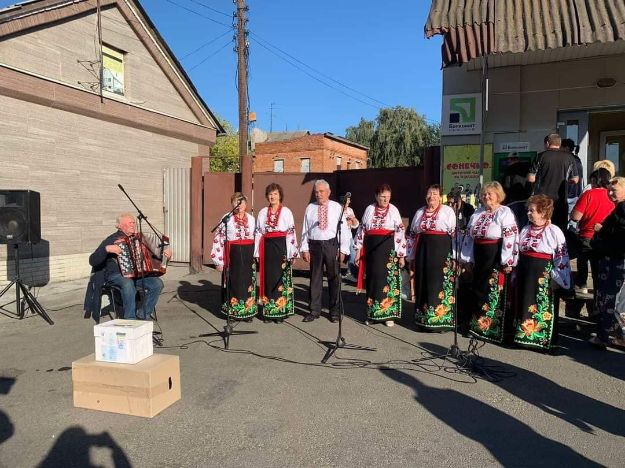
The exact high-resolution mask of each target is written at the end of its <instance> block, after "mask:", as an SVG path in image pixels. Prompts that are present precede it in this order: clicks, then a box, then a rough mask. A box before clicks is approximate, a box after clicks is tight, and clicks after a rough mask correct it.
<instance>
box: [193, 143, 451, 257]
mask: <svg viewBox="0 0 625 468" xmlns="http://www.w3.org/2000/svg"><path fill="white" fill-rule="evenodd" d="M437 150H438V148H433V149H430V152H429V153H428V155H426V161H425V165H424V167H395V168H387V169H360V170H347V171H336V172H333V173H306V174H303V173H273V172H263V173H256V174H254V179H253V187H254V188H253V192H254V193H253V196H252V197H250V198H253V207H254V211H255V212H256V213H257V212H258V211H260V209H261V208H262V207H264V206H265V205H266V204H267V201H266V199H265V187H267V185H269V184H270V183H272V182H275V183H277V184H280V185H281V186H282V188H283V191H284V205H285V206H287V207H289V208H290V209H291V211H292V212H293V216H294V217H295V226H296V229H297V235H298V239H300V238H301V227H302V219H303V216H304V211H305V210H306V206H307V205H308V203H310V202H311V201H314V195H313V184H314V182H315V180H317V179H325V180H326V181H327V182H328V183H329V184H330V188H331V190H332V196H331V198H332V199H334V200H338V199H339V197H340V196H341V195H343V194H344V193H345V192H351V194H352V205H351V206H352V208H353V209H354V212H355V213H356V216H357V217H359V218H360V217H361V216H362V214H363V212H364V210H365V208H366V207H367V206H368V205H369V204H370V203H373V202H374V193H375V188H376V187H377V186H378V185H380V184H383V183H386V184H389V185H390V186H391V188H392V203H393V204H394V205H395V206H397V208H398V209H399V212H400V213H401V215H402V217H403V218H404V220H405V221H406V222H408V220H409V219H411V218H412V216H413V215H414V213H415V212H416V211H417V209H418V208H419V207H421V206H423V205H424V203H425V202H424V195H425V190H426V187H427V186H428V185H429V184H431V183H438V167H439V164H438V151H437ZM240 187H241V184H240V176H239V174H231V173H209V172H205V173H204V174H203V216H202V218H203V219H202V224H201V225H200V226H197V225H196V226H193V227H192V229H201V230H202V232H203V235H202V236H201V238H202V239H203V242H202V244H203V245H202V250H203V263H205V264H208V263H210V250H211V246H212V240H213V236H212V234H211V233H210V229H211V228H212V227H213V226H214V225H215V224H216V223H218V222H219V219H220V218H221V216H223V215H224V214H225V213H226V212H228V211H229V210H230V196H231V195H232V193H233V192H234V191H236V190H240ZM246 195H248V197H249V195H250V194H246ZM192 196H198V195H197V194H193V195H192ZM200 196H201V195H200ZM250 209H251V207H250ZM296 267H299V268H305V265H304V264H303V262H298V264H296Z"/></svg>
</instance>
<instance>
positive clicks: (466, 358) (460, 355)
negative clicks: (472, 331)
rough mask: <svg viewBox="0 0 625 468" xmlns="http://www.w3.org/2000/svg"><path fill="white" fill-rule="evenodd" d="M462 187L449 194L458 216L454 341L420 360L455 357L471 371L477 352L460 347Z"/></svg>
mask: <svg viewBox="0 0 625 468" xmlns="http://www.w3.org/2000/svg"><path fill="white" fill-rule="evenodd" d="M461 197H462V187H459V186H455V187H454V188H453V189H452V190H451V192H450V193H449V195H448V196H447V201H448V202H451V203H452V205H451V206H452V208H453V210H454V213H455V218H456V229H455V231H454V235H453V244H454V245H455V246H456V249H455V250H456V251H455V255H454V258H453V265H452V268H454V269H456V275H455V276H456V281H454V289H453V298H454V305H453V343H452V344H451V346H450V347H449V348H448V349H447V352H446V353H443V354H437V355H434V356H430V357H427V358H425V359H422V360H419V362H421V361H429V360H432V359H439V358H443V359H446V358H449V357H451V358H454V359H458V361H459V363H458V366H459V368H461V369H463V370H466V369H467V368H468V370H469V371H471V368H472V366H473V365H474V357H476V356H475V354H474V353H472V352H471V351H462V350H461V349H460V346H459V345H458V286H459V284H460V274H459V273H460V253H461V251H462V243H463V240H464V237H463V238H462V239H461V238H460V231H461V230H460V228H459V226H460V219H461V217H462V212H461V211H460V210H461V207H462V198H461ZM473 341H474V340H473V338H472V339H471V342H470V343H469V350H473V349H475V347H476V346H475V343H473Z"/></svg>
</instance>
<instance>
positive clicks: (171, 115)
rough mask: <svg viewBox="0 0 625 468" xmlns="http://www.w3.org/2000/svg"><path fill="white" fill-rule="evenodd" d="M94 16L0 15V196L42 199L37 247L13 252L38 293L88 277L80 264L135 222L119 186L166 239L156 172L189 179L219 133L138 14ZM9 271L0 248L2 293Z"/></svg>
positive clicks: (30, 6)
mask: <svg viewBox="0 0 625 468" xmlns="http://www.w3.org/2000/svg"><path fill="white" fill-rule="evenodd" d="M99 5H100V6H101V15H100V16H101V21H98V11H97V2H95V1H91V0H74V1H61V0H35V1H30V2H24V3H23V4H18V5H14V6H11V7H8V8H5V9H0V109H1V111H0V114H1V115H2V118H1V119H0V141H1V142H2V156H0V159H1V164H0V188H3V189H30V190H36V191H38V192H40V194H41V235H42V241H41V242H40V243H39V244H36V245H34V246H33V249H32V250H31V249H30V248H23V249H20V252H21V256H24V258H23V260H22V263H21V265H20V267H21V270H22V276H23V277H24V278H26V279H27V280H29V281H30V280H31V279H32V281H33V282H34V283H37V284H45V283H47V282H48V281H63V280H71V279H76V278H81V277H86V276H88V275H89V271H90V267H89V263H88V257H89V254H90V253H91V252H92V251H93V250H94V249H95V248H96V247H97V246H98V244H99V243H100V241H101V240H102V239H103V238H104V237H106V236H107V235H108V234H110V233H111V232H113V231H114V225H115V217H116V215H117V214H119V213H121V212H129V211H130V212H132V211H133V209H132V206H131V205H130V204H129V202H128V200H127V199H126V198H125V196H124V195H123V194H122V193H121V192H120V190H119V189H118V187H117V184H122V185H123V186H124V188H125V189H126V190H127V191H128V192H129V193H130V194H131V195H132V196H133V197H134V199H135V200H136V202H137V203H138V205H139V206H140V207H141V208H142V210H143V211H144V213H145V214H146V216H148V217H149V218H150V221H151V222H152V223H153V224H154V225H155V226H156V227H157V228H159V229H161V230H163V229H168V226H167V222H166V219H167V218H166V216H169V215H166V214H165V213H166V211H167V210H166V205H165V200H164V197H165V193H164V179H165V174H166V171H172V170H179V168H180V170H181V171H185V170H190V167H191V158H192V157H193V156H197V155H208V154H209V151H210V147H211V146H213V145H214V144H215V140H216V134H217V132H221V131H223V129H222V127H221V126H220V124H219V123H218V122H217V120H216V119H215V117H214V116H213V114H212V113H211V111H210V110H209V109H208V107H207V106H206V104H205V103H204V101H203V100H202V98H201V97H200V95H199V94H198V92H197V90H196V89H195V87H194V86H193V83H192V82H191V80H190V79H189V77H188V76H187V75H186V73H185V72H184V70H183V68H182V67H181V66H180V64H179V63H178V61H177V60H176V58H175V56H174V55H173V53H172V52H171V50H170V49H169V47H168V46H167V44H166V43H165V42H164V40H163V39H162V37H161V35H160V34H159V33H158V31H157V30H156V28H155V27H154V25H153V24H152V22H151V21H150V19H149V18H148V16H147V14H146V12H145V11H144V10H143V8H142V7H141V5H140V3H139V2H138V1H136V0H101V1H100V2H99ZM99 25H101V26H100V28H98V27H99ZM98 29H99V30H98ZM99 33H100V34H99ZM99 35H101V38H102V41H101V43H100V42H99V40H98V38H99ZM100 57H102V61H101V62H100ZM100 64H102V66H103V70H102V72H103V73H102V74H103V80H102V81H100V77H99V71H100ZM172 211H173V210H172ZM183 241H184V239H183V238H182V236H179V237H178V238H176V239H174V238H172V247H173V249H174V259H175V260H180V259H181V257H180V256H177V253H176V252H177V251H178V248H179V247H180V246H181V244H182V243H183ZM13 271H14V262H13V261H12V258H11V255H10V254H9V253H8V252H7V248H6V246H5V245H0V285H2V284H3V283H4V282H6V280H7V277H9V278H10V277H11V276H12V274H13Z"/></svg>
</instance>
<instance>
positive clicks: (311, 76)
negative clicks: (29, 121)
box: [251, 37, 382, 109]
mask: <svg viewBox="0 0 625 468" xmlns="http://www.w3.org/2000/svg"><path fill="white" fill-rule="evenodd" d="M251 39H252V40H253V41H254V42H255V43H256V44H258V45H259V46H261V47H262V48H263V49H266V50H267V51H269V52H270V53H272V54H273V55H275V56H276V57H278V58H280V59H281V60H284V61H285V62H287V63H289V64H290V65H291V66H293V67H295V68H297V69H298V70H300V71H301V72H302V73H304V74H306V75H308V76H309V77H310V78H312V79H313V80H315V81H318V82H319V83H321V84H322V85H324V86H327V87H328V88H330V89H333V90H335V91H338V92H339V93H341V94H343V95H344V96H347V97H349V98H351V99H354V100H356V101H358V102H360V103H362V104H365V105H367V106H371V107H373V108H375V109H382V107H380V106H378V105H376V104H372V103H370V102H367V101H364V100H362V99H360V98H358V97H356V96H353V95H351V94H349V93H347V92H345V91H343V90H342V89H340V88H337V87H336V86H333V85H331V84H330V83H328V82H326V81H324V80H322V79H321V78H319V77H317V76H315V75H313V74H312V73H310V72H309V71H307V70H306V69H305V68H303V67H300V66H299V65H298V64H297V63H295V62H293V61H291V60H289V59H288V58H286V57H283V56H282V55H280V54H279V53H278V52H275V51H274V50H273V49H271V48H269V47H268V46H266V45H264V44H263V43H262V42H260V41H258V40H257V39H255V38H253V37H252V38H251Z"/></svg>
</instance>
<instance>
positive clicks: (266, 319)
mask: <svg viewBox="0 0 625 468" xmlns="http://www.w3.org/2000/svg"><path fill="white" fill-rule="evenodd" d="M271 322H272V320H271V319H268V318H266V317H265V318H264V319H263V323H271Z"/></svg>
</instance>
